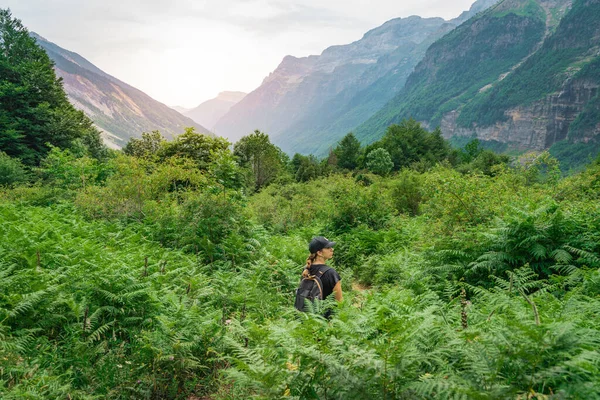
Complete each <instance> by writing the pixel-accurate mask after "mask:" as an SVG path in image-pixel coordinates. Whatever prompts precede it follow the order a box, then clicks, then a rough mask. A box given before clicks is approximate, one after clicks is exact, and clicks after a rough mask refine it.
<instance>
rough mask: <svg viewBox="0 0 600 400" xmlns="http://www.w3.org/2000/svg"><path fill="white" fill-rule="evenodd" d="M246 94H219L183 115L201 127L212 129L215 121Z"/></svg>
mask: <svg viewBox="0 0 600 400" xmlns="http://www.w3.org/2000/svg"><path fill="white" fill-rule="evenodd" d="M244 97H246V93H243V92H221V93H219V95H218V96H217V97H215V98H214V99H210V100H207V101H205V102H203V103H202V104H200V105H199V106H198V107H195V108H193V109H191V110H187V111H185V112H184V113H183V115H185V116H186V117H190V118H191V119H193V120H194V121H196V122H197V123H199V124H201V125H202V126H207V127H208V128H209V129H212V128H213V127H214V126H215V124H216V123H217V121H218V120H219V119H221V117H222V116H223V115H225V114H226V113H227V111H229V110H230V109H231V107H233V106H234V105H236V104H237V103H239V102H240V101H241V100H242V99H243V98H244Z"/></svg>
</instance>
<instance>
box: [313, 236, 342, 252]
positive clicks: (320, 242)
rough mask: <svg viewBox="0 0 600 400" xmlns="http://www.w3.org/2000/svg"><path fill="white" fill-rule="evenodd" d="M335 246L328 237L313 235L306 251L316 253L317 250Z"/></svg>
mask: <svg viewBox="0 0 600 400" xmlns="http://www.w3.org/2000/svg"><path fill="white" fill-rule="evenodd" d="M333 246H335V242H330V241H329V239H327V238H325V237H323V236H315V237H314V238H312V240H311V241H310V243H309V244H308V251H310V252H311V253H316V252H317V251H319V250H323V249H326V248H328V247H333Z"/></svg>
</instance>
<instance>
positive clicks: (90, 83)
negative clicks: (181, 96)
mask: <svg viewBox="0 0 600 400" xmlns="http://www.w3.org/2000/svg"><path fill="white" fill-rule="evenodd" d="M31 36H32V37H34V38H35V39H36V40H37V43H38V44H39V45H40V46H41V47H42V48H43V49H44V50H46V53H48V56H49V57H50V58H51V59H52V61H54V63H55V70H56V74H57V75H58V76H60V77H61V78H62V79H63V86H64V89H65V92H67V95H68V96H69V100H70V101H71V103H72V104H73V105H74V106H75V107H76V108H78V109H80V110H83V112H85V113H86V115H87V116H88V117H90V119H91V120H92V121H94V123H95V124H96V126H97V127H98V128H100V129H101V130H102V131H103V139H104V141H105V143H106V144H107V145H108V146H110V147H113V148H120V147H122V146H124V145H125V144H126V143H127V142H128V141H129V139H130V138H132V137H140V136H141V134H142V132H150V131H153V130H159V131H160V132H161V133H162V134H163V136H165V137H166V138H167V139H169V138H172V137H173V136H175V135H177V134H180V133H183V131H184V128H185V127H194V128H196V131H197V132H200V133H205V134H209V135H212V133H211V132H210V131H209V130H208V129H206V128H204V127H203V126H202V125H200V124H198V123H196V122H194V121H192V120H191V119H190V118H188V117H185V116H183V115H181V114H180V113H178V112H177V111H175V110H173V109H171V108H169V107H167V106H166V105H164V104H162V103H160V102H158V101H156V100H154V99H152V98H151V97H150V96H148V95H146V94H145V93H143V92H142V91H140V90H138V89H136V88H134V87H132V86H130V85H128V84H126V83H124V82H122V81H120V80H118V79H117V78H114V77H112V76H110V75H108V74H107V73H105V72H103V71H102V70H101V69H99V68H98V67H96V66H95V65H93V64H92V63H91V62H89V61H88V60H86V59H85V58H83V57H81V56H80V55H79V54H77V53H73V52H71V51H68V50H65V49H63V48H61V47H59V46H58V45H56V44H54V43H51V42H49V41H48V40H46V39H44V38H42V37H41V36H39V35H37V34H35V33H33V32H32V33H31Z"/></svg>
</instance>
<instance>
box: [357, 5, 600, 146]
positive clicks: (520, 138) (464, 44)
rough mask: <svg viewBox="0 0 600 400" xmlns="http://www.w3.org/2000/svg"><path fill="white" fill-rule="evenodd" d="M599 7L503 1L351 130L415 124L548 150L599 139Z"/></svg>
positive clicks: (367, 135) (372, 132)
mask: <svg viewBox="0 0 600 400" xmlns="http://www.w3.org/2000/svg"><path fill="white" fill-rule="evenodd" d="M599 20H600V1H599V0H576V1H575V2H573V5H572V7H571V1H569V0H505V1H503V2H501V3H499V4H498V5H497V6H496V7H494V8H493V9H490V10H488V11H487V12H486V13H484V14H482V15H480V16H478V17H477V18H474V19H472V20H470V21H468V22H467V23H465V24H464V25H462V26H461V27H460V28H458V29H456V30H455V31H454V32H452V33H450V34H448V35H446V36H445V37H444V38H442V39H440V40H439V41H438V42H436V43H435V44H434V45H432V46H431V47H430V48H429V50H428V51H427V55H426V56H425V58H424V59H423V61H422V62H421V63H419V65H418V66H417V67H416V69H415V72H414V73H413V74H412V75H411V76H410V77H409V79H408V81H407V84H406V86H405V87H404V89H403V90H401V91H400V92H399V93H398V95H397V96H396V97H395V98H394V99H393V100H391V101H390V102H389V103H388V104H387V105H386V106H385V107H384V108H383V109H382V110H380V111H379V112H378V113H377V114H375V115H374V116H373V117H372V118H371V119H369V120H368V121H366V122H365V123H364V124H362V125H361V126H360V127H359V128H357V129H356V134H357V136H358V137H360V138H361V139H362V140H363V141H372V140H375V139H377V138H378V137H380V136H381V135H382V134H383V132H384V131H385V128H386V127H387V126H388V125H389V124H392V123H396V122H399V121H400V120H402V119H404V118H409V117H413V118H415V119H417V120H419V121H422V122H424V123H425V124H427V125H429V126H430V127H434V126H437V125H441V128H442V132H443V134H444V136H445V137H447V138H450V137H453V136H467V137H473V136H476V137H478V138H479V139H481V140H494V141H499V142H502V143H507V144H509V145H511V147H516V148H519V149H537V150H541V149H545V148H549V147H550V146H552V145H553V144H554V143H556V142H558V141H561V140H564V139H570V140H572V141H590V140H594V139H595V138H597V135H598V134H599V133H600V109H599V103H600V101H599V100H598V87H599V86H600V71H599V68H598V66H599V65H600V58H599V57H600V52H599V49H600V47H599V46H600V25H599V24H598V21H599Z"/></svg>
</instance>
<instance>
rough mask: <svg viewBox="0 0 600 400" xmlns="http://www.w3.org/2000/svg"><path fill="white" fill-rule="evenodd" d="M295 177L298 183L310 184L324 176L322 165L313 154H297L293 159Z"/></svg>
mask: <svg viewBox="0 0 600 400" xmlns="http://www.w3.org/2000/svg"><path fill="white" fill-rule="evenodd" d="M291 164H292V167H293V173H294V177H295V178H296V181H297V182H308V181H310V180H312V179H316V178H318V177H319V176H321V175H323V171H322V167H321V163H320V162H319V160H317V158H316V157H315V156H313V155H312V154H311V155H310V156H303V155H302V154H298V153H296V154H295V155H294V157H293V158H292V162H291Z"/></svg>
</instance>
